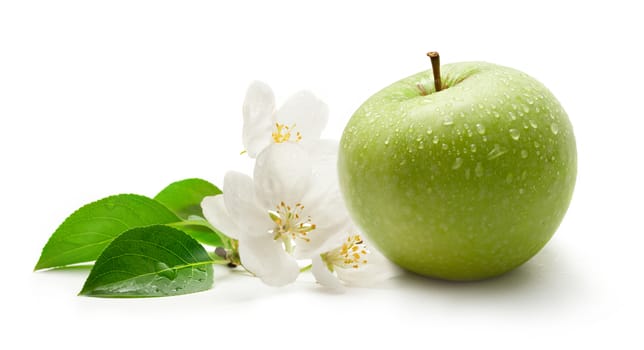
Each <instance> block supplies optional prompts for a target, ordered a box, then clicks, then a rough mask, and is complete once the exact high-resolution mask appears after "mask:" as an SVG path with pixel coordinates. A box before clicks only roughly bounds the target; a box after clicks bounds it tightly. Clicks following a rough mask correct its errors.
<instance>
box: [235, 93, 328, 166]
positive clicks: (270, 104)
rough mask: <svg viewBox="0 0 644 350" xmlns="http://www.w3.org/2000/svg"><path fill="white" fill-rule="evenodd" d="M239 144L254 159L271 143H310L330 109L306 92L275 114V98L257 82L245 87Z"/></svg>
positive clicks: (318, 136)
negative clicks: (246, 90)
mask: <svg viewBox="0 0 644 350" xmlns="http://www.w3.org/2000/svg"><path fill="white" fill-rule="evenodd" d="M243 115H244V126H243V133H242V141H243V144H244V147H245V149H246V151H247V152H248V155H249V156H250V157H252V158H255V157H256V156H257V155H258V154H259V153H260V152H261V151H262V150H263V149H264V148H266V147H267V146H268V145H270V144H273V143H300V144H302V145H305V146H306V145H307V144H311V143H313V142H315V141H317V140H319V139H320V134H321V133H322V129H324V127H325V126H326V123H327V120H328V116H329V109H328V107H327V105H326V104H325V103H324V102H322V101H321V100H320V99H318V98H317V97H315V96H314V95H313V94H312V93H311V92H309V91H300V92H298V93H296V94H295V95H293V96H292V97H290V98H289V99H288V100H287V101H286V102H285V103H284V104H283V105H282V107H281V108H280V109H279V110H277V112H276V111H275V95H274V94H273V90H271V88H270V87H269V86H268V85H266V84H264V83H262V82H259V81H256V82H253V83H252V84H251V85H250V86H249V87H248V92H247V93H246V99H245V100H244V107H243Z"/></svg>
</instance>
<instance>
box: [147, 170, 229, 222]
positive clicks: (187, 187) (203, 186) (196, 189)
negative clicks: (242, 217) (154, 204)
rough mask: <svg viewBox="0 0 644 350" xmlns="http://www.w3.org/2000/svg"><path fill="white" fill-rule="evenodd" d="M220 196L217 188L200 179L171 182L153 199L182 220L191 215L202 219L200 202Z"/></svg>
mask: <svg viewBox="0 0 644 350" xmlns="http://www.w3.org/2000/svg"><path fill="white" fill-rule="evenodd" d="M217 194H221V190H220V189H219V188H217V186H215V185H213V184H211V183H210V182H208V181H206V180H202V179H186V180H182V181H177V182H173V183H171V184H170V185H168V187H166V188H164V189H163V190H161V192H159V194H157V195H156V196H155V197H154V199H155V200H157V201H158V202H160V203H161V204H163V205H165V206H166V207H168V209H170V210H172V211H173V212H174V213H176V214H177V215H178V216H179V217H180V218H182V219H188V218H189V217H190V216H191V215H198V216H200V217H203V213H202V212H201V201H202V200H203V198H204V197H206V196H214V195H217Z"/></svg>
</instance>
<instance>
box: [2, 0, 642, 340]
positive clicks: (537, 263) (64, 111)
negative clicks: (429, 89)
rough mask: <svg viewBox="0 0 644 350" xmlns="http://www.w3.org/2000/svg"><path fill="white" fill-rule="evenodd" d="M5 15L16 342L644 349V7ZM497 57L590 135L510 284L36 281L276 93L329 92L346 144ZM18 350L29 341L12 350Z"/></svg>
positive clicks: (215, 151) (11, 300)
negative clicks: (88, 221) (569, 190)
mask: <svg viewBox="0 0 644 350" xmlns="http://www.w3.org/2000/svg"><path fill="white" fill-rule="evenodd" d="M385 3H386V5H384V4H378V3H377V2H375V1H369V2H364V3H359V2H351V3H349V1H345V2H340V3H335V2H333V1H318V2H312V3H310V2H306V1H292V2H284V1H270V2H269V1H264V2H261V1H227V2H223V1H222V2H215V1H177V2H169V1H158V0H156V1H104V2H100V3H98V2H91V1H42V2H37V1H3V2H2V3H0V155H1V169H2V170H0V177H1V181H0V189H1V192H0V203H1V205H2V208H1V210H0V213H2V214H1V215H2V216H1V219H2V221H1V224H2V226H1V229H0V232H1V235H0V237H1V238H0V259H1V264H2V265H1V266H2V273H1V274H0V283H1V288H0V293H1V298H0V303H1V309H0V317H1V318H2V321H3V324H4V325H3V326H2V327H1V328H0V329H1V330H0V334H1V336H0V344H1V345H0V347H1V348H3V349H10V348H27V347H28V346H29V347H31V346H32V345H35V346H40V347H47V348H66V349H76V348H79V349H80V348H84V349H115V348H136V347H140V348H143V347H145V348H150V349H152V348H174V349H188V348H190V347H196V346H199V347H201V348H206V349H222V348H229V349H230V348H235V349H236V348H239V349H243V348H248V346H250V345H254V346H259V347H262V348H270V345H279V346H281V347H283V348H300V349H309V348H318V347H326V348H329V347H335V348H349V347H351V348H367V347H369V348H372V347H374V346H375V345H382V346H385V348H390V349H398V348H421V347H422V348H432V349H439V348H441V349H442V348H458V347H465V346H466V345H467V346H469V347H472V346H476V348H544V347H546V346H548V347H549V348H563V347H564V346H566V347H573V346H574V347H575V348H588V347H591V346H598V347H602V348H607V347H609V346H612V347H614V348H640V349H641V346H644V341H643V340H642V332H641V331H642V323H643V320H642V312H643V311H644V310H643V309H644V308H643V306H644V302H643V301H642V296H643V295H644V288H643V287H642V278H643V275H644V274H643V273H642V268H643V267H644V264H643V261H642V258H641V256H642V254H641V252H642V246H643V244H644V237H643V234H644V230H643V229H642V215H643V213H642V209H644V206H643V205H642V196H643V195H644V191H643V186H642V180H641V179H642V175H643V173H642V171H641V170H640V169H641V166H640V163H641V162H642V151H643V150H644V142H643V141H642V136H641V135H642V132H643V130H642V129H643V127H644V122H643V120H644V115H643V113H642V106H643V104H642V103H643V102H642V100H643V99H644V98H643V85H642V80H643V78H644V69H643V68H642V67H643V65H642V62H644V57H643V54H642V45H641V40H642V39H641V34H642V33H644V25H643V24H642V21H641V11H639V10H637V9H636V7H634V5H630V3H636V2H625V1H624V2H622V1H610V2H601V3H600V2H592V1H586V2H570V3H574V5H573V4H570V5H568V4H564V2H563V1H554V2H550V1H544V0H540V1H531V2H528V1H508V2H507V3H506V2H500V1H473V2H471V3H465V2H458V1H441V2H438V1H428V0H425V1H415V2H411V1H395V2H393V1H391V2H385ZM429 50H439V51H440V52H441V57H442V61H443V63H449V62H457V61H466V60H483V61H490V62H495V63H498V64H502V65H507V66H511V67H514V68H517V69H520V70H523V71H525V72H527V73H528V74H530V75H532V76H534V77H536V78H537V79H539V80H540V81H542V82H543V83H544V84H545V85H546V86H548V87H549V88H550V89H551V90H552V91H553V93H554V94H555V95H556V96H557V97H558V98H559V100H560V102H561V103H562V104H563V106H564V107H565V109H566V110H567V112H568V114H569V116H570V118H571V120H572V123H573V125H574V127H575V133H576V136H577V143H578V151H579V176H578V181H577V187H576V191H575V195H574V198H573V201H572V204H571V207H570V209H569V212H568V214H567V216H566V218H565V220H564V222H563V223H562V225H561V227H560V229H559V231H558V232H557V233H556V234H555V236H554V238H553V239H552V240H551V241H550V243H549V244H548V245H547V246H546V247H545V248H544V249H543V250H542V252H541V253H539V254H538V255H537V256H536V257H535V258H533V259H532V260H531V261H529V262H528V263H527V264H525V265H524V266H523V267H521V268H519V269H517V270H515V271H514V272H511V273H509V274H507V275H505V276H502V277H500V278H497V279H493V280H489V281H484V282H479V283H466V284H457V283H446V282H441V281H434V280H428V279H424V278H419V277H414V276H403V277H401V278H399V279H397V280H393V281H389V282H387V283H384V284H382V285H380V286H377V287H375V288H371V289H352V290H349V291H348V292H347V293H345V294H334V293H329V292H328V291H325V290H324V289H322V288H320V287H319V286H316V285H315V284H314V283H313V282H312V281H311V279H310V278H309V277H306V276H304V277H303V278H302V280H301V281H298V282H297V283H296V284H294V285H292V286H289V287H285V288H281V289H273V288H269V287H265V286H263V285H262V284H261V283H260V282H259V281H258V280H255V279H252V278H248V277H245V276H241V275H239V276H238V275H229V274H227V273H226V272H225V270H217V271H216V272H217V276H216V278H217V281H216V284H215V287H214V289H213V290H211V291H208V292H204V293H199V294H194V295H187V296H180V297H174V298H160V299H145V300H143V299H138V300H113V299H112V300H110V299H96V298H86V297H78V296H76V293H77V292H78V291H79V290H80V288H81V286H82V283H83V281H84V278H85V277H86V275H87V271H86V270H80V271H79V270H74V271H47V272H37V273H34V272H32V268H33V266H34V265H35V263H36V261H37V259H38V256H39V254H40V250H41V248H42V246H43V245H44V244H45V242H46V241H47V239H48V237H49V236H50V234H51V233H52V232H53V231H54V230H55V229H56V227H57V226H58V225H59V224H60V223H61V222H62V220H63V219H64V218H65V217H66V216H67V215H69V214H70V213H71V212H72V211H74V210H75V209H76V208H78V207H80V206H81V205H83V204H85V203H88V202H90V201H93V200H96V199H99V198H102V197H105V196H107V195H110V194H116V193H131V192H134V193H140V194H145V195H149V196H153V195H154V194H155V193H156V192H157V191H158V190H159V189H161V188H162V187H164V186H165V185H166V184H168V183H170V182H172V181H175V180H179V179H182V178H187V177H202V178H205V179H208V180H211V181H212V182H214V183H216V184H221V180H222V178H223V175H224V173H225V172H226V171H227V170H229V169H237V170H242V171H248V170H249V169H250V168H249V162H248V160H247V158H246V157H244V156H240V155H239V152H240V151H241V150H242V145H241V137H240V135H241V103H242V100H243V98H244V94H245V90H246V87H247V86H248V84H249V82H250V81H252V80H255V79H259V80H263V81H266V82H267V83H269V84H270V85H271V86H272V87H273V88H274V90H275V91H276V95H277V99H278V103H279V102H280V101H284V100H285V99H286V98H287V97H288V96H289V95H290V94H292V93H294V92H295V91H297V90H298V89H301V88H308V89H310V90H312V91H313V92H315V93H316V94H317V95H318V96H320V97H321V98H322V99H324V100H325V101H326V102H327V103H328V104H329V106H330V110H331V120H330V123H329V125H328V127H327V129H326V130H325V136H326V137H330V138H336V139H338V138H339V137H340V135H341V132H342V128H343V126H344V125H345V123H346V122H347V121H348V119H349V117H350V116H351V114H352V112H353V111H354V110H355V109H356V108H357V107H358V106H359V105H360V103H361V102H362V101H364V100H365V99H366V98H367V97H369V96H370V95H371V94H373V93H374V92H376V91H377V90H379V89H381V88H382V87H384V86H386V85H388V84H390V83H392V82H394V81H396V80H398V79H400V78H403V77H406V76H408V75H410V74H413V73H416V72H418V71H421V70H424V69H428V67H429V62H428V60H427V58H426V57H425V52H427V51H429ZM12 344H13V345H12Z"/></svg>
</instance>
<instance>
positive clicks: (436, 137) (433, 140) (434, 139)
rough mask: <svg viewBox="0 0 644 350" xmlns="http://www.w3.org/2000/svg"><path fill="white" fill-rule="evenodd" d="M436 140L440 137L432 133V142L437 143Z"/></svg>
mask: <svg viewBox="0 0 644 350" xmlns="http://www.w3.org/2000/svg"><path fill="white" fill-rule="evenodd" d="M438 140H440V138H439V137H438V135H434V138H433V139H432V143H434V144H437V143H438Z"/></svg>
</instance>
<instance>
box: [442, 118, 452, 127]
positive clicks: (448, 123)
mask: <svg viewBox="0 0 644 350" xmlns="http://www.w3.org/2000/svg"><path fill="white" fill-rule="evenodd" d="M452 124H454V120H453V119H452V118H451V117H445V119H443V125H447V126H449V125H452Z"/></svg>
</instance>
